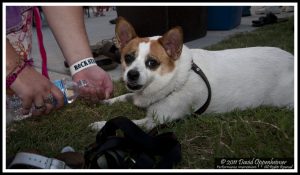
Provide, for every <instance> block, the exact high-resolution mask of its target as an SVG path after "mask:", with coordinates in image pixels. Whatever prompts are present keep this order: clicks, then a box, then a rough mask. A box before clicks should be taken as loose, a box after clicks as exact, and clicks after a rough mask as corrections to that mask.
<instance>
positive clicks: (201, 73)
mask: <svg viewBox="0 0 300 175" xmlns="http://www.w3.org/2000/svg"><path fill="white" fill-rule="evenodd" d="M192 70H193V71H194V72H195V73H196V74H198V75H199V76H200V77H201V78H202V79H203V81H204V82H205V84H206V86H207V90H208V97H207V100H206V102H205V103H204V105H203V106H201V107H200V108H199V109H198V110H197V111H195V113H196V114H198V115H200V114H202V113H203V112H204V111H205V110H206V109H207V108H208V106H209V103H210V100H211V88H210V84H209V81H208V79H207V78H206V76H205V74H204V73H203V71H202V70H201V69H200V67H198V66H197V65H196V64H195V63H194V62H192Z"/></svg>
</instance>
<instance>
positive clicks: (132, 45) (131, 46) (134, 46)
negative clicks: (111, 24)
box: [121, 37, 149, 71]
mask: <svg viewBox="0 0 300 175" xmlns="http://www.w3.org/2000/svg"><path fill="white" fill-rule="evenodd" d="M142 42H144V43H147V42H149V38H139V37H136V38H134V39H132V40H131V41H130V42H129V43H128V44H127V45H126V46H125V47H124V48H122V49H121V65H122V69H123V71H124V70H125V68H126V64H125V61H124V56H125V55H126V54H132V53H135V54H136V55H137V54H138V47H139V44H140V43H142Z"/></svg>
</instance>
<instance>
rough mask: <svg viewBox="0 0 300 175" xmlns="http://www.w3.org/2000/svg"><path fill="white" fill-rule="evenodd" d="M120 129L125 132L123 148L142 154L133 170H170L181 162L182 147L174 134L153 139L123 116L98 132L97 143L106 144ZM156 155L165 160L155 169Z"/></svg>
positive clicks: (169, 133) (161, 135)
mask: <svg viewBox="0 0 300 175" xmlns="http://www.w3.org/2000/svg"><path fill="white" fill-rule="evenodd" d="M118 129H120V130H121V131H123V134H124V141H125V142H123V143H124V145H123V146H125V147H126V146H127V147H129V148H131V149H133V150H136V151H137V152H139V153H140V154H139V155H138V156H137V157H136V160H135V166H134V167H133V168H145V167H146V168H166V169H169V168H172V166H173V165H174V164H176V163H178V162H179V161H180V160H181V146H180V143H179V142H178V141H177V140H176V137H175V135H174V134H173V133H171V132H167V133H163V134H160V135H157V136H155V137H152V136H150V135H148V134H147V133H145V132H144V131H143V130H142V129H140V128H139V127H138V126H137V125H136V124H134V123H133V122H132V121H131V120H129V119H128V118H126V117H122V116H120V117H116V118H114V119H111V120H109V121H107V123H106V124H105V126H104V127H103V128H102V129H101V130H100V131H99V132H98V134H97V137H96V142H97V143H98V144H99V145H101V144H105V142H106V138H107V137H111V136H115V135H116V131H117V130H118ZM101 151H103V149H102V150H101ZM144 153H146V154H144ZM156 155H160V156H162V157H163V158H162V159H161V160H160V161H159V162H158V163H157V166H155V167H153V166H154V162H153V158H152V157H154V156H156ZM149 156H150V157H149ZM151 159H152V160H151Z"/></svg>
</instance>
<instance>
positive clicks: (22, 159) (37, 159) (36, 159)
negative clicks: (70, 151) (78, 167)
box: [9, 152, 71, 169]
mask: <svg viewBox="0 0 300 175" xmlns="http://www.w3.org/2000/svg"><path fill="white" fill-rule="evenodd" d="M15 165H29V166H32V167H35V168H41V169H71V168H70V167H68V166H67V165H66V163H65V162H63V161H61V160H58V159H54V158H48V157H44V156H41V155H37V154H33V153H25V152H19V153H17V154H16V156H15V158H14V160H13V161H12V162H11V164H10V165H9V168H12V169H13V168H14V167H13V166H15Z"/></svg>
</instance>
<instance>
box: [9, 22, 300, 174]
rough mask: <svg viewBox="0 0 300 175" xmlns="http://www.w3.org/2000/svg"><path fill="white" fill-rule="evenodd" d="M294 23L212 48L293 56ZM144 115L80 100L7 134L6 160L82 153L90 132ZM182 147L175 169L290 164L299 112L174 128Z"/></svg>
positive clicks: (251, 112)
mask: <svg viewBox="0 0 300 175" xmlns="http://www.w3.org/2000/svg"><path fill="white" fill-rule="evenodd" d="M293 44H294V31H293V19H289V21H288V22H284V23H278V24H273V25H268V26H264V27H262V28H259V29H257V30H256V31H254V32H250V33H241V34H237V35H235V36H232V37H231V38H229V39H227V40H225V41H222V42H220V43H218V44H216V45H213V46H211V47H208V48H207V49H209V50H220V49H227V48H236V47H250V46H275V47H280V48H282V49H284V50H287V51H289V52H291V53H293V52H294V46H293ZM114 84H115V96H117V95H120V94H124V93H125V92H126V89H125V88H124V86H123V84H122V83H121V82H114ZM145 114H146V113H145V111H144V110H141V109H139V108H137V107H135V106H134V105H132V104H129V103H116V104H113V105H112V106H108V105H100V104H97V105H90V104H87V103H86V102H84V101H81V100H77V101H76V102H75V103H73V104H70V105H68V106H65V107H64V108H63V109H61V110H59V111H55V112H52V113H51V114H50V115H47V116H41V117H35V118H29V119H27V120H24V121H21V122H16V123H13V124H11V125H10V126H9V127H8V128H7V130H6V131H7V137H6V141H7V145H6V154H7V156H8V157H9V156H12V155H14V154H16V153H17V152H19V151H26V150H36V151H38V152H40V153H41V154H44V155H47V156H49V157H53V156H56V155H57V154H58V153H59V152H60V150H61V149H62V148H63V147H64V146H67V145H70V146H72V147H74V148H75V149H76V150H77V151H80V152H83V151H84V148H85V147H86V146H87V145H88V144H90V143H92V142H94V141H95V136H96V133H95V132H92V131H90V130H89V129H88V128H87V126H88V125H89V124H90V123H92V122H94V121H100V120H108V119H111V118H114V117H116V116H120V115H121V116H126V117H129V118H131V119H140V118H143V117H144V116H145ZM167 130H168V131H173V132H175V135H176V136H177V138H178V140H179V142H180V143H181V146H182V157H183V159H182V161H181V162H180V164H179V165H177V166H176V168H180V169H184V168H188V169H191V168H192V169H203V168H206V169H211V168H214V159H215V158H223V157H236V158H252V157H256V158H272V157H274V158H288V157H294V112H293V110H288V109H284V108H275V107H267V106H264V107H259V108H256V109H248V110H244V111H239V110H236V111H233V112H229V113H224V114H206V115H202V116H200V117H197V118H195V117H188V118H186V119H184V120H181V121H179V122H177V123H170V124H169V128H167V129H163V130H160V132H164V131H167Z"/></svg>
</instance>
